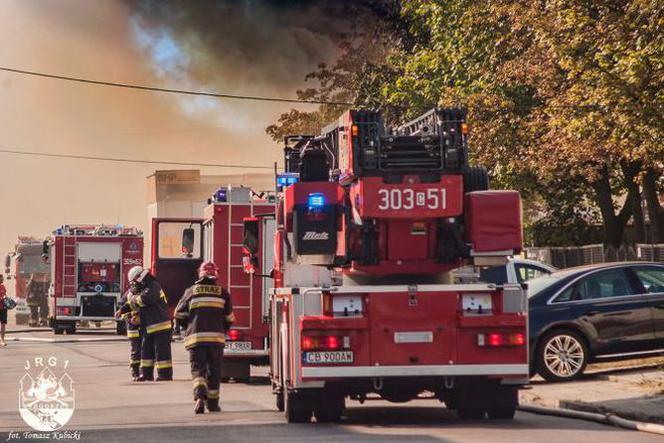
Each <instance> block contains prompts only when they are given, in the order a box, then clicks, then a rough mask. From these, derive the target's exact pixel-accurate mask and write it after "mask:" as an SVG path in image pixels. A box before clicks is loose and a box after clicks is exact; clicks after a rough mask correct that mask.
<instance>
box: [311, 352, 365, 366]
mask: <svg viewBox="0 0 664 443" xmlns="http://www.w3.org/2000/svg"><path fill="white" fill-rule="evenodd" d="M302 357H303V358H302V359H303V360H304V363H353V351H331V352H305V353H304V354H303V355H302Z"/></svg>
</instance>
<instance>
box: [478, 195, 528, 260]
mask: <svg viewBox="0 0 664 443" xmlns="http://www.w3.org/2000/svg"><path fill="white" fill-rule="evenodd" d="M465 207H466V213H465V226H466V241H467V242H468V243H470V244H471V247H472V249H473V251H474V252H493V251H496V252H497V251H506V250H511V251H514V252H519V251H521V247H522V243H523V234H522V229H521V225H522V223H521V198H520V197H519V193H518V192H517V191H475V192H469V193H467V194H466V201H465Z"/></svg>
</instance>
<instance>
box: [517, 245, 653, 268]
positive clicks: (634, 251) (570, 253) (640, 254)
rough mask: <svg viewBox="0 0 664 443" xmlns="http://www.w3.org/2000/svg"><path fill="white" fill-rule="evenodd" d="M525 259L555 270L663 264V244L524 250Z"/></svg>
mask: <svg viewBox="0 0 664 443" xmlns="http://www.w3.org/2000/svg"><path fill="white" fill-rule="evenodd" d="M525 255H526V258H529V259H531V260H537V261H540V262H542V263H547V264H549V265H551V266H554V267H556V268H570V267H572V266H582V265H590V264H594V263H606V262H614V261H630V260H643V261H656V262H662V263H664V244H655V245H650V244H636V245H621V246H620V247H619V248H615V247H613V246H608V247H606V246H604V245H601V244H598V245H586V246H568V247H545V248H526V249H525Z"/></svg>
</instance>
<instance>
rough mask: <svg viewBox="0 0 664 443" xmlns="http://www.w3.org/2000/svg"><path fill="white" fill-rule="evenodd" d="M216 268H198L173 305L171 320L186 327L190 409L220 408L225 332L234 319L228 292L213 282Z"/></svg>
mask: <svg viewBox="0 0 664 443" xmlns="http://www.w3.org/2000/svg"><path fill="white" fill-rule="evenodd" d="M218 273H219V270H218V268H217V266H216V265H215V264H214V263H212V262H204V263H203V264H201V266H200V268H199V269H198V277H199V279H198V281H196V283H195V284H194V285H193V286H192V287H190V288H188V289H187V290H186V291H185V292H184V295H183V296H182V299H181V300H180V302H179V303H178V305H177V307H176V308H175V319H176V321H177V322H178V323H180V324H181V325H182V327H183V328H186V333H185V339H184V346H185V348H186V349H187V350H188V351H189V362H190V363H191V378H192V382H193V390H194V401H195V402H196V405H195V407H194V412H195V413H196V414H202V413H204V412H205V407H206V406H207V409H208V411H210V412H218V411H221V408H220V407H219V382H220V381H221V359H222V357H223V354H224V342H225V340H226V334H225V333H226V331H227V330H228V329H229V328H230V326H231V324H232V323H233V321H234V320H235V316H234V314H233V305H232V303H231V296H230V294H229V293H228V292H227V291H226V290H225V289H224V288H222V287H221V286H219V285H218V284H217V275H218Z"/></svg>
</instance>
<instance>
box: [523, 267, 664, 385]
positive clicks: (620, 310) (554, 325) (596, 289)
mask: <svg viewBox="0 0 664 443" xmlns="http://www.w3.org/2000/svg"><path fill="white" fill-rule="evenodd" d="M528 286H529V292H530V294H529V327H530V353H531V355H530V357H531V358H530V361H531V367H532V370H533V372H537V373H539V374H540V375H541V376H542V377H544V378H545V379H547V380H549V381H565V380H573V379H575V378H577V377H579V376H580V375H581V374H582V373H583V371H584V369H585V367H586V365H587V364H588V363H592V362H595V361H604V360H621V359H629V358H636V357H640V356H648V355H652V354H659V353H663V352H664V265H662V264H657V263H647V262H629V263H625V262H623V263H604V264H601V265H591V266H583V267H578V268H570V269H565V270H562V271H557V272H554V273H552V274H551V275H548V276H543V277H540V278H537V279H534V280H531V281H530V282H529V283H528Z"/></svg>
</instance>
